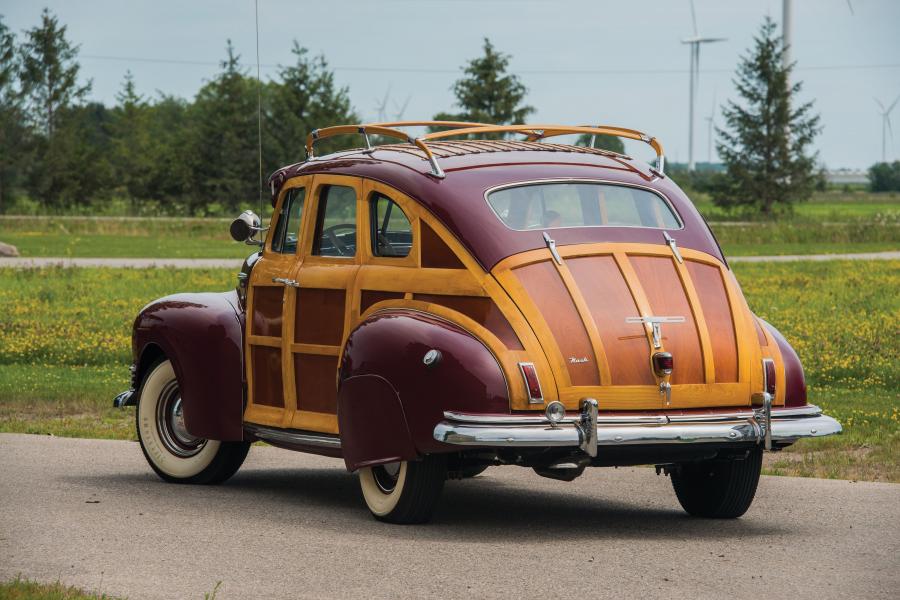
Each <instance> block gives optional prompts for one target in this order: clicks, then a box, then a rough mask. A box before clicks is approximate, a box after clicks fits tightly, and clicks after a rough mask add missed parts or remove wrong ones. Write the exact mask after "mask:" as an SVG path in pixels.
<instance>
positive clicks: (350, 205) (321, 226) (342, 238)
mask: <svg viewBox="0 0 900 600" xmlns="http://www.w3.org/2000/svg"><path fill="white" fill-rule="evenodd" d="M313 254H315V255H317V256H338V257H345V258H350V257H353V256H356V192H355V191H354V189H353V188H351V187H347V186H343V185H326V186H322V191H321V192H320V194H319V212H318V218H317V219H316V234H315V237H314V238H313Z"/></svg>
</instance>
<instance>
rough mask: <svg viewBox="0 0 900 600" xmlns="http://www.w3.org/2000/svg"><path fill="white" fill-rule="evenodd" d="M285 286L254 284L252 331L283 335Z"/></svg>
mask: <svg viewBox="0 0 900 600" xmlns="http://www.w3.org/2000/svg"><path fill="white" fill-rule="evenodd" d="M283 299H284V286H281V285H278V286H274V285H265V286H253V321H252V324H251V327H250V333H251V334H253V335H262V336H267V337H276V338H280V337H281V309H282V302H283Z"/></svg>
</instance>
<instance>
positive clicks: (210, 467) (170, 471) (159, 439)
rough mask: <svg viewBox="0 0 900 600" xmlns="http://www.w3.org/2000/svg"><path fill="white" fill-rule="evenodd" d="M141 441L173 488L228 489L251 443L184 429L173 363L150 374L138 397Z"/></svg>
mask: <svg viewBox="0 0 900 600" xmlns="http://www.w3.org/2000/svg"><path fill="white" fill-rule="evenodd" d="M137 396H138V399H137V410H136V411H135V414H136V418H137V433H138V440H139V441H140V443H141V450H143V451H144V456H145V457H146V458H147V462H149V463H150V466H151V467H152V468H153V470H154V471H155V472H156V474H157V475H159V476H160V477H161V478H163V479H164V480H166V481H169V482H172V483H199V484H216V483H222V482H223V481H225V480H226V479H228V478H229V477H231V476H232V475H234V474H235V472H237V470H238V468H240V466H241V464H242V463H243V462H244V458H246V457H247V452H248V451H249V449H250V444H249V442H220V441H218V440H207V439H203V438H198V437H196V436H193V435H191V433H190V432H188V430H187V428H186V427H185V424H184V411H183V407H182V402H181V392H180V391H179V386H178V379H176V377H175V370H174V369H173V368H172V363H171V362H170V361H168V360H161V361H159V362H157V363H156V364H154V365H153V366H152V367H150V369H148V372H147V375H146V376H145V377H144V380H143V381H142V382H141V387H140V390H139V391H138V395H137Z"/></svg>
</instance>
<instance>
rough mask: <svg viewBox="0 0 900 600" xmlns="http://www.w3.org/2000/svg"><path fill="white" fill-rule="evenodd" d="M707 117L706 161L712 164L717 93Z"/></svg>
mask: <svg viewBox="0 0 900 600" xmlns="http://www.w3.org/2000/svg"><path fill="white" fill-rule="evenodd" d="M705 119H706V127H707V132H706V135H707V141H706V144H707V146H706V161H707V162H708V163H709V164H710V165H712V145H713V144H712V140H713V127H714V126H715V120H716V95H715V94H713V103H712V109H711V110H710V111H709V116H708V117H705Z"/></svg>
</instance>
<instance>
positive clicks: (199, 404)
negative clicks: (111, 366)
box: [132, 292, 244, 441]
mask: <svg viewBox="0 0 900 600" xmlns="http://www.w3.org/2000/svg"><path fill="white" fill-rule="evenodd" d="M237 306H238V299H237V294H236V293H235V292H226V293H203V294H175V295H173V296H166V297H165V298H160V299H159V300H156V301H154V302H151V303H150V304H148V305H147V306H145V307H144V308H143V309H142V310H141V312H140V313H139V314H138V316H137V319H135V322H134V330H133V334H132V351H133V354H134V361H135V363H134V364H135V365H136V366H137V372H136V378H135V379H136V380H137V381H138V382H140V381H141V379H142V378H143V376H144V374H145V372H146V369H147V368H148V367H149V366H150V364H152V362H153V360H155V359H156V357H158V356H160V355H165V357H166V358H168V359H169V360H170V361H172V366H173V368H174V370H175V376H176V377H177V378H178V385H179V388H180V391H181V399H182V406H183V407H184V421H185V426H186V427H187V430H188V431H189V432H190V433H191V434H193V435H195V436H198V437H203V438H207V439H212V440H222V441H237V440H241V439H243V426H242V423H241V420H242V416H243V410H244V392H243V378H244V375H243V373H244V365H243V351H242V348H243V343H242V340H243V334H242V332H243V314H242V313H241V312H240V311H239V309H238V308H237Z"/></svg>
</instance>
